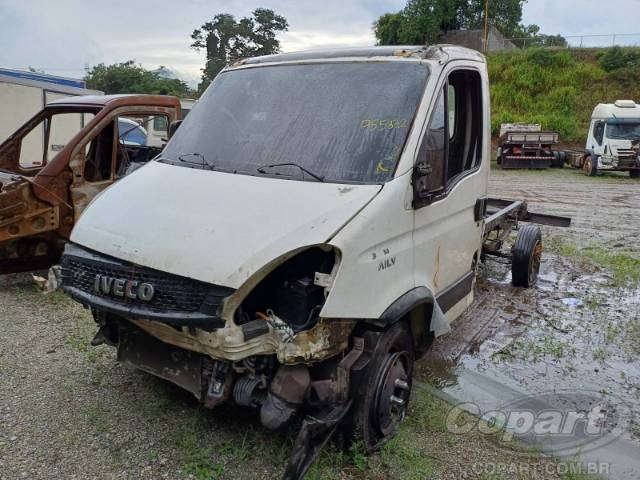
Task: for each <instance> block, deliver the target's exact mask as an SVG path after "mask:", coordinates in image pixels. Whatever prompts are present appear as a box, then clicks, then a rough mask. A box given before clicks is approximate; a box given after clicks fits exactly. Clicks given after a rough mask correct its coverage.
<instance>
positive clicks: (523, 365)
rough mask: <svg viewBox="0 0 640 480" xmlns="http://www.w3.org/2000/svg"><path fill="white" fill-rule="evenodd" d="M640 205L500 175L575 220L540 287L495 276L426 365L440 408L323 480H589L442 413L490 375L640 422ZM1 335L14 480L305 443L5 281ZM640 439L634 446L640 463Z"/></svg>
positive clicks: (607, 192)
mask: <svg viewBox="0 0 640 480" xmlns="http://www.w3.org/2000/svg"><path fill="white" fill-rule="evenodd" d="M638 189H640V182H638V181H632V180H630V179H628V178H623V177H618V176H608V177H599V178H587V177H584V176H583V175H581V174H580V173H579V172H576V171H572V170H564V171H560V170H549V171H544V172H520V171H510V172H503V171H497V172H494V175H493V178H492V182H491V193H492V195H495V196H500V197H505V198H521V197H525V198H526V199H527V200H528V201H529V202H530V205H531V208H532V209H533V210H535V211H539V212H541V213H552V214H560V215H568V216H571V217H572V218H573V225H572V227H571V228H569V229H566V230H563V231H561V232H558V231H554V230H553V229H549V228H545V231H544V234H545V246H546V250H547V254H546V256H545V260H544V263H543V266H542V275H541V278H540V282H539V283H538V285H537V286H536V288H534V289H532V290H526V291H525V290H518V289H514V288H512V287H511V286H510V284H509V272H508V268H507V267H506V266H503V265H499V264H498V265H494V266H489V264H488V265H487V266H486V267H483V270H482V276H481V278H480V279H479V281H478V285H477V300H476V302H475V304H474V306H473V307H472V308H471V309H470V311H469V312H468V313H467V314H465V316H464V317H463V318H461V319H460V320H459V321H458V322H456V325H455V326H454V330H455V332H454V335H449V336H448V337H445V338H443V339H440V341H438V343H437V345H436V347H435V348H434V350H433V352H432V353H431V354H430V355H429V357H428V358H427V359H426V360H425V361H423V362H422V363H421V365H420V377H421V379H422V380H424V381H425V382H427V383H429V384H431V385H435V386H436V387H437V390H436V391H435V392H436V394H435V396H434V395H433V394H431V393H428V392H426V391H423V389H422V388H420V387H418V388H416V392H415V393H414V399H413V406H412V408H411V414H410V417H409V421H408V422H407V425H406V426H405V427H404V428H403V431H402V432H401V434H400V435H399V436H398V437H397V438H396V439H395V440H394V441H392V442H390V443H389V444H387V446H385V448H384V449H383V450H382V452H381V453H380V454H378V455H375V456H373V457H371V458H366V457H365V456H363V455H362V454H361V453H359V452H358V451H351V452H347V453H342V452H340V451H338V450H337V449H336V448H335V447H330V448H329V449H328V450H326V451H325V452H324V453H323V455H322V457H321V458H320V461H319V462H318V464H317V465H316V466H315V467H314V468H313V470H312V471H311V473H310V475H309V478H337V479H346V478H371V479H384V478H415V479H423V478H438V479H462V478H469V479H473V478H479V479H485V480H488V479H494V480H497V479H510V478H585V477H581V476H580V477H579V476H572V477H569V476H563V475H560V474H557V475H556V474H553V473H550V472H551V471H552V470H553V469H549V468H546V467H548V466H549V465H554V461H552V460H551V459H549V458H547V457H546V456H544V455H541V454H539V453H537V452H536V451H530V450H528V448H525V451H524V453H523V452H522V451H510V450H509V449H505V448H502V447H501V446H500V445H498V444H497V443H496V441H495V439H494V438H493V437H492V436H488V435H480V434H474V433H470V434H468V435H457V436H456V435H452V434H451V433H450V432H448V431H447V430H446V429H445V428H444V426H443V425H444V417H445V413H446V412H447V410H448V408H449V407H448V406H446V405H445V404H444V403H443V402H442V401H441V400H439V399H437V398H436V397H437V396H438V395H439V394H440V393H442V394H443V396H449V398H450V399H451V398H453V399H468V398H469V397H470V396H473V394H475V393H477V391H478V390H477V388H476V389H474V387H473V385H471V382H469V381H468V379H469V378H472V377H473V375H484V376H485V377H490V378H491V379H492V380H494V381H495V382H496V385H497V384H500V385H504V386H505V388H508V389H512V390H514V391H515V390H517V391H519V392H534V393H536V392H539V391H541V390H550V389H551V390H553V389H557V388H560V387H561V386H567V385H571V387H572V388H574V389H576V390H577V389H590V390H592V389H594V388H595V389H596V390H598V391H603V392H605V393H603V394H607V395H608V396H609V397H610V398H611V399H613V400H612V403H613V404H614V406H615V405H622V404H623V403H624V404H632V408H631V409H630V410H629V411H625V412H627V413H628V416H629V418H628V419H631V420H632V419H634V418H637V413H638V410H637V409H638V407H637V405H638V404H639V403H638V400H639V399H640V390H639V388H638V385H640V363H639V360H638V356H639V355H640V351H639V349H640V347H639V345H640V323H639V320H638V303H639V300H640V295H639V291H638V275H639V274H638V270H640V268H639V265H638V264H637V263H634V259H637V258H638V256H639V252H640V250H639V248H640V242H638V240H639V239H640V238H639V235H640V222H638V220H637V212H638V209H639V208H640V195H639V194H638V191H639V190H638ZM611 251H613V252H614V254H613V255H612V254H611ZM0 324H1V325H2V334H1V335H0V479H7V480H9V479H11V480H13V479H14V478H30V479H31V478H33V479H45V478H77V479H85V478H114V479H127V478H131V479H134V478H135V479H137V478H149V479H152V478H153V479H155V478H169V479H173V478H198V479H205V478H234V479H235V478H237V479H257V478H264V479H267V478H277V477H278V476H279V475H280V473H281V472H282V468H283V465H284V464H285V461H286V458H287V455H288V452H289V449H290V447H291V444H292V442H293V438H294V435H295V432H285V433H282V434H272V433H269V432H267V431H265V430H264V429H263V428H262V427H261V426H260V424H259V419H258V416H257V415H256V414H255V413H252V412H249V411H246V410H243V409H240V408H235V407H225V408H221V409H218V410H215V411H206V410H204V409H203V408H201V407H200V406H198V405H197V403H196V402H195V401H194V400H193V399H192V398H191V397H190V395H189V394H187V393H184V392H182V391H180V390H179V389H178V388H176V387H173V386H172V385H169V384H167V383H165V382H163V381H160V380H157V379H155V378H153V377H151V376H149V375H146V374H142V373H138V372H132V371H129V370H127V369H125V368H123V367H121V366H120V365H119V364H117V362H116V361H115V355H114V351H113V350H112V349H111V348H110V347H107V346H100V347H97V348H93V347H90V346H89V345H88V342H89V341H90V339H91V338H92V336H93V334H94V333H95V328H94V325H93V322H92V320H91V315H90V314H89V312H88V311H86V310H84V309H82V307H80V306H78V305H76V304H74V303H73V302H71V301H70V300H69V299H67V298H66V297H65V296H64V295H63V294H61V293H59V292H56V293H54V294H51V295H43V294H41V293H40V292H38V291H36V289H35V287H34V286H33V284H32V282H31V280H30V278H29V277H28V276H26V275H18V276H7V277H4V278H2V279H0ZM494 390H499V389H494ZM432 392H433V390H432ZM498 396H499V395H498ZM616 402H617V403H616ZM630 425H631V426H630V428H629V431H625V433H624V435H623V436H622V437H623V438H624V439H625V441H628V442H631V443H629V444H627V446H628V445H632V448H640V447H638V437H639V436H640V430H637V429H638V426H637V425H635V427H634V424H633V423H631V424H630ZM634 428H635V429H636V430H634ZM634 442H635V443H634ZM509 448H514V447H513V445H512V446H510V447H509ZM518 448H519V449H522V448H523V447H522V446H518ZM638 452H640V450H638ZM605 459H606V458H605ZM482 462H485V463H492V464H494V463H506V464H512V465H513V464H518V463H519V464H526V465H527V466H528V467H529V468H530V469H531V470H530V471H529V473H527V474H526V475H524V474H522V475H520V474H494V473H491V472H489V473H487V471H481V470H478V469H475V468H474V466H477V465H479V464H482ZM627 466H628V465H627ZM539 472H544V473H539ZM619 478H625V477H623V476H621V477H619ZM628 478H638V477H628Z"/></svg>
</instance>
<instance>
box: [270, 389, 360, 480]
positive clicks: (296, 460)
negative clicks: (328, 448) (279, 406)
mask: <svg viewBox="0 0 640 480" xmlns="http://www.w3.org/2000/svg"><path fill="white" fill-rule="evenodd" d="M350 408H351V400H349V401H348V402H346V403H343V404H341V405H338V406H336V407H334V408H333V409H332V410H329V411H327V412H326V413H325V414H324V415H317V416H311V415H307V417H305V419H304V421H303V422H302V428H301V429H300V432H299V433H298V437H297V438H296V443H295V444H294V446H293V451H292V452H291V456H290V457H289V463H288V464H287V468H286V470H285V472H284V475H283V477H282V480H301V479H302V478H304V476H305V474H306V473H307V470H309V467H310V466H311V464H312V463H313V461H314V460H315V458H316V456H317V455H318V453H319V452H320V450H322V448H323V447H324V446H325V444H326V443H327V442H328V441H329V439H330V438H331V437H332V436H333V434H334V433H335V431H336V428H337V427H338V425H339V424H340V422H341V421H342V419H343V418H344V416H345V415H346V413H347V412H348V411H349V409H350Z"/></svg>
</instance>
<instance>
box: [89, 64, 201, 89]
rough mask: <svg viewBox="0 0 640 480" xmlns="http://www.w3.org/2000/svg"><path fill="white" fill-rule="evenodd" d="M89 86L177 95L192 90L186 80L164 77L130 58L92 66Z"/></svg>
mask: <svg viewBox="0 0 640 480" xmlns="http://www.w3.org/2000/svg"><path fill="white" fill-rule="evenodd" d="M84 79H85V81H86V82H87V88H93V89H95V90H102V91H103V92H104V93H106V94H114V93H147V94H152V95H175V96H176V97H189V96H191V94H192V92H191V90H190V89H189V87H188V86H187V84H186V83H185V82H183V81H182V80H178V79H175V78H162V77H160V76H159V75H158V74H157V73H154V72H150V71H149V70H146V69H144V68H143V67H142V65H139V64H136V63H135V61H134V60H128V61H126V62H122V63H114V64H113V65H105V64H104V63H100V64H98V65H96V66H94V67H92V68H91V69H90V70H89V71H88V72H87V74H86V76H85V78H84Z"/></svg>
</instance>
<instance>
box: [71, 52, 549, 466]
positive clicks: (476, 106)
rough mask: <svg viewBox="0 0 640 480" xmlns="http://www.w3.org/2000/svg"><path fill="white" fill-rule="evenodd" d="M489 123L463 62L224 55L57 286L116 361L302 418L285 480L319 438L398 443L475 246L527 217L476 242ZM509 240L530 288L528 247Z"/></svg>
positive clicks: (475, 77)
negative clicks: (419, 371)
mask: <svg viewBox="0 0 640 480" xmlns="http://www.w3.org/2000/svg"><path fill="white" fill-rule="evenodd" d="M490 127H491V122H490V116H489V87H488V76H487V69H486V63H485V59H484V57H483V56H482V55H480V54H479V53H477V52H475V51H472V50H468V49H464V48H460V47H455V46H450V45H443V46H430V47H425V46H418V47H374V48H361V49H358V48H355V49H346V50H329V51H319V52H300V53H290V54H278V55H274V56H267V57H258V58H253V59H248V60H243V61H239V62H237V63H236V64H234V65H231V66H229V67H227V68H226V69H224V70H223V71H222V72H221V73H220V74H219V75H218V76H217V77H216V79H215V80H214V81H213V83H212V84H211V85H210V86H209V88H208V89H207V91H206V92H205V93H204V94H203V95H202V97H201V98H200V99H199V101H198V103H197V104H196V105H195V106H194V107H193V109H192V111H191V112H190V113H189V116H188V117H186V119H185V120H184V122H183V123H182V125H181V126H180V128H179V130H178V131H177V132H176V133H175V135H173V136H172V137H171V140H170V141H169V143H168V144H167V146H166V148H165V149H164V151H163V152H162V154H161V155H160V156H159V157H158V158H157V159H155V160H154V161H152V162H149V163H148V164H147V165H146V166H145V167H144V168H141V169H140V170H139V171H136V172H135V173H133V174H131V175H129V176H127V178H125V179H124V180H122V181H121V182H118V183H117V184H116V185H114V186H113V187H112V188H110V189H109V190H108V191H106V192H105V193H104V194H102V195H100V197H99V198H97V199H96V200H95V201H94V202H93V203H92V204H91V206H90V207H89V208H88V209H87V210H86V212H85V213H84V215H83V216H82V218H80V220H79V222H78V223H77V224H76V226H75V228H74V230H73V233H72V235H71V241H70V242H69V243H68V244H67V246H66V247H65V253H64V255H63V257H62V261H61V265H62V283H63V288H64V290H65V291H66V292H67V293H68V294H69V295H71V296H72V297H73V298H74V299H76V300H77V301H78V302H81V303H82V304H84V305H86V306H88V307H90V308H91V310H92V312H93V313H94V318H95V320H96V322H97V324H98V332H97V334H96V336H95V338H94V339H93V342H92V343H93V344H95V345H98V344H101V343H107V344H110V345H114V346H116V347H117V356H118V359H119V361H121V362H122V363H124V364H126V365H129V366H132V367H134V368H137V369H140V370H143V371H146V372H149V373H151V374H153V375H156V376H158V377H161V378H164V379H166V380H169V381H171V382H173V383H175V384H177V385H179V386H180V387H182V388H184V389H186V390H188V391H189V392H191V393H192V394H193V395H194V396H195V398H197V399H198V400H199V401H200V402H202V403H203V404H204V405H205V406H206V407H209V408H213V407H216V406H217V405H220V404H222V403H224V402H233V403H235V404H237V405H241V406H245V407H249V408H255V409H259V410H260V418H261V421H262V424H263V425H264V426H265V427H267V428H270V429H278V428H282V427H284V426H286V425H289V424H290V423H291V422H292V421H294V419H296V418H304V420H303V422H302V428H301V430H300V433H299V435H298V439H297V441H296V445H295V449H294V452H293V455H292V457H291V462H290V464H289V466H288V467H287V473H286V475H285V476H286V477H287V478H300V477H301V476H302V475H303V474H304V472H305V470H306V469H307V468H308V466H309V463H310V461H311V459H312V458H313V456H314V454H315V453H317V451H318V450H319V448H320V447H321V446H322V445H323V444H324V443H325V442H326V441H327V439H328V438H329V437H330V436H331V435H332V434H333V433H334V432H335V431H336V430H337V429H339V431H340V432H342V435H343V436H344V438H346V439H347V440H349V441H358V442H361V444H362V445H364V446H365V448H367V449H368V450H371V449H373V448H375V447H376V446H377V445H379V443H380V442H381V441H383V440H384V439H386V438H388V437H389V436H390V435H392V434H393V433H394V432H395V430H396V428H397V426H398V424H399V423H400V422H401V421H402V419H403V418H404V416H405V413H406V408H407V402H408V401H409V395H410V392H411V385H412V373H413V364H414V360H415V359H416V358H419V357H420V356H421V355H423V354H424V353H425V352H426V351H427V349H428V348H429V346H430V345H431V342H432V341H433V340H434V339H435V338H436V337H438V336H440V335H443V334H445V333H447V332H448V331H449V330H450V322H452V321H453V320H455V319H456V318H457V317H459V316H460V315H461V314H462V313H463V312H464V311H465V309H466V308H467V307H468V306H469V305H470V304H471V302H472V301H473V295H474V293H473V286H474V279H475V274H476V270H477V267H478V264H479V263H480V261H481V260H482V259H483V258H484V255H483V253H482V252H483V242H484V241H485V237H486V236H487V235H488V232H489V231H491V232H493V231H495V229H496V228H497V227H498V226H499V227H503V226H504V227H505V228H508V227H509V225H516V224H517V220H518V218H524V217H525V213H526V208H525V207H524V205H523V204H522V202H519V203H518V204H514V205H509V204H507V206H506V207H505V205H502V204H500V208H497V209H495V211H494V210H492V211H491V217H489V218H490V219H491V221H490V223H489V227H491V228H489V230H488V231H485V228H484V227H485V226H484V221H485V218H484V216H485V215H486V213H487V212H488V198H487V191H488V179H489V170H490V158H489V156H490V148H491V141H490ZM514 212H515V213H514ZM507 216H510V217H509V218H507ZM531 218H532V219H538V220H548V219H547V218H546V217H544V218H543V217H540V216H538V217H535V218H534V217H531ZM507 220H509V221H507ZM502 230H503V231H507V230H505V229H502ZM508 231H510V230H508ZM523 231H526V232H527V233H526V238H524V239H523V241H521V242H520V244H519V245H520V246H519V247H518V246H517V248H516V249H515V250H514V255H513V256H514V259H515V261H514V266H515V267H516V271H515V273H516V274H515V275H514V282H516V281H517V282H518V283H519V285H522V286H528V285H530V284H531V283H532V282H533V281H535V276H536V275H537V268H538V267H539V259H540V247H541V243H540V238H539V235H540V231H539V229H535V228H534V229H527V230H523ZM503 240H505V239H503V238H502V237H500V236H498V237H496V238H495V239H493V243H492V245H493V250H492V251H493V252H494V253H495V254H499V253H500V252H499V250H500V247H501V246H502V244H503ZM527 269H528V270H527ZM525 270H526V271H525ZM523 274H524V275H523Z"/></svg>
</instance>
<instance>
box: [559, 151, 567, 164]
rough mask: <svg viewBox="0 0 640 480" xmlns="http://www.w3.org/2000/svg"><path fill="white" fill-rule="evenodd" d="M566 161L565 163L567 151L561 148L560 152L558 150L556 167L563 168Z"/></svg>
mask: <svg viewBox="0 0 640 480" xmlns="http://www.w3.org/2000/svg"><path fill="white" fill-rule="evenodd" d="M566 163H567V152H565V151H564V150H563V151H562V152H560V165H558V168H564V165H565V164H566Z"/></svg>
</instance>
